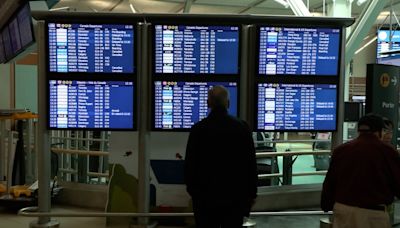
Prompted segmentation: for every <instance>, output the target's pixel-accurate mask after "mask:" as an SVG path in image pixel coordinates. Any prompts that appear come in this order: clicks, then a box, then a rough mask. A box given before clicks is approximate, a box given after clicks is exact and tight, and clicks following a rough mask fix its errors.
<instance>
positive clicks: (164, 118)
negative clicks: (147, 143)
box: [153, 81, 238, 130]
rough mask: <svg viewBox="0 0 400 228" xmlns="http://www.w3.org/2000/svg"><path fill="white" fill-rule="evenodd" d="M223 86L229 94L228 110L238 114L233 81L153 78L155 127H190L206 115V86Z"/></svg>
mask: <svg viewBox="0 0 400 228" xmlns="http://www.w3.org/2000/svg"><path fill="white" fill-rule="evenodd" d="M216 85H222V86H224V87H225V88H226V89H227V90H228V91H229V95H230V107H229V110H228V112H229V114H230V115H233V116H237V114H238V88H237V83H236V82H176V81H155V82H154V87H155V89H154V98H153V99H154V102H155V103H154V104H155V107H154V112H155V113H154V114H155V115H154V117H155V119H154V126H155V129H169V130H173V129H189V128H191V127H192V126H193V124H195V123H197V122H198V121H200V120H202V119H203V118H205V117H206V116H207V115H208V112H209V109H208V106H207V97H208V90H209V89H210V88H211V87H213V86H216Z"/></svg>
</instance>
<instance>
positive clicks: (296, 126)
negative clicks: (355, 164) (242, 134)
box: [0, 0, 400, 228]
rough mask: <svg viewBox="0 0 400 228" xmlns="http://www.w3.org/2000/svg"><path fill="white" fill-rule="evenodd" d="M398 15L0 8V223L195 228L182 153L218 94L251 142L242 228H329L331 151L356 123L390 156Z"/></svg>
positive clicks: (179, 1)
mask: <svg viewBox="0 0 400 228" xmlns="http://www.w3.org/2000/svg"><path fill="white" fill-rule="evenodd" d="M398 15H400V0H218V1H216V0H47V1H45V0H37V1H28V0H1V1H0V227H12V228H22V227H70V228H78V227H85V228H91V227H114V228H116V227H118V228H119V227H132V228H133V227H135V228H139V227H158V228H178V227H179V228H183V227H188V228H189V227H195V226H194V219H193V216H192V214H190V213H191V212H192V208H191V207H192V206H191V199H190V196H189V195H188V193H187V192H186V186H185V184H184V177H183V170H184V159H185V150H186V144H187V140H188V135H189V132H190V128H191V127H192V126H193V125H194V124H195V123H196V122H198V121H200V120H202V119H203V118H205V117H206V116H207V115H208V113H209V110H208V107H207V91H208V90H209V89H210V88H212V87H213V86H216V85H223V86H224V87H225V88H227V90H228V92H229V95H230V107H229V109H228V112H229V114H230V115H233V116H236V117H239V118H241V119H243V120H245V121H246V122H247V123H248V125H249V127H250V128H251V129H252V131H253V141H254V145H255V149H256V160H257V169H258V183H257V184H258V194H257V199H256V201H255V204H254V205H253V208H252V212H253V213H252V214H251V215H250V217H249V218H246V219H245V221H244V224H243V226H244V227H266V228H269V227H271V228H275V227H277V228H281V227H282V228H291V227H296V228H298V227H304V228H313V227H315V228H316V227H320V228H324V227H330V222H329V217H330V214H331V213H324V212H323V211H321V208H320V197H321V189H322V183H323V181H324V178H325V175H326V173H327V170H328V168H329V163H330V157H331V151H332V148H334V147H336V146H338V145H340V144H342V143H344V142H347V141H349V140H352V139H354V138H356V137H357V121H358V119H359V118H360V117H361V116H362V115H364V114H365V113H368V112H376V113H379V114H381V115H383V116H385V117H387V118H389V119H391V120H392V121H393V122H394V123H395V128H394V129H393V136H394V137H393V140H392V144H393V145H394V146H397V148H399V145H400V144H399V142H398V139H399V138H398V135H397V132H398V129H397V128H398V122H399V103H400V101H399V91H400V88H399V87H400V78H399V75H400V28H399V27H400V22H399V19H398ZM210 159H213V156H212V155H210ZM204 165H205V166H206V165H207V164H204ZM232 168H234V167H232ZM371 181H372V182H373V181H374V180H371ZM227 191H229V189H227ZM127 213H128V214H127ZM137 213H146V215H148V216H144V217H140V216H138V214H137ZM154 213H163V214H164V215H160V216H158V217H157V216H154ZM142 215H143V214H142ZM390 218H391V222H392V224H393V227H400V201H398V202H397V201H396V202H395V203H394V210H393V211H391V212H390Z"/></svg>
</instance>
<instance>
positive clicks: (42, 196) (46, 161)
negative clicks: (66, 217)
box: [30, 21, 59, 228]
mask: <svg viewBox="0 0 400 228" xmlns="http://www.w3.org/2000/svg"><path fill="white" fill-rule="evenodd" d="M44 34H45V23H44V21H38V33H37V37H38V39H37V46H38V55H39V58H38V59H39V63H38V113H39V119H38V120H39V121H38V135H37V137H38V150H37V151H36V152H37V157H38V159H37V161H38V180H39V197H38V198H39V199H38V205H39V212H50V210H51V201H50V145H49V137H48V130H47V129H46V116H47V113H46V112H47V109H46V101H47V99H46V91H47V88H46V87H47V81H46V64H45V59H46V56H45V53H46V51H45V50H46V49H45V45H46V44H45V38H44ZM58 226H59V223H58V222H57V221H55V220H51V218H50V217H48V216H45V217H40V218H39V219H38V220H37V221H33V222H32V223H31V224H30V227H32V228H36V227H41V228H43V227H58Z"/></svg>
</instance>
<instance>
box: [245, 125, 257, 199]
mask: <svg viewBox="0 0 400 228" xmlns="http://www.w3.org/2000/svg"><path fill="white" fill-rule="evenodd" d="M244 125H245V128H246V130H245V135H244V138H243V140H244V141H245V150H246V156H247V158H248V159H247V167H248V172H247V175H248V176H247V177H246V178H247V180H249V184H248V194H249V195H248V196H249V198H250V199H253V200H254V199H255V198H256V197H257V182H258V172H257V161H256V150H255V147H254V141H253V136H252V132H251V130H250V128H249V126H248V125H247V123H245V122H244Z"/></svg>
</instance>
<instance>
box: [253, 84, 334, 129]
mask: <svg viewBox="0 0 400 228" xmlns="http://www.w3.org/2000/svg"><path fill="white" fill-rule="evenodd" d="M336 99H337V86H336V85H332V84H277V83H259V84H258V102H257V106H258V107H257V129H258V130H278V131H314V130H315V131H317V130H318V131H333V130H336V113H337V112H336V109H337V108H336V105H337V103H336Z"/></svg>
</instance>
